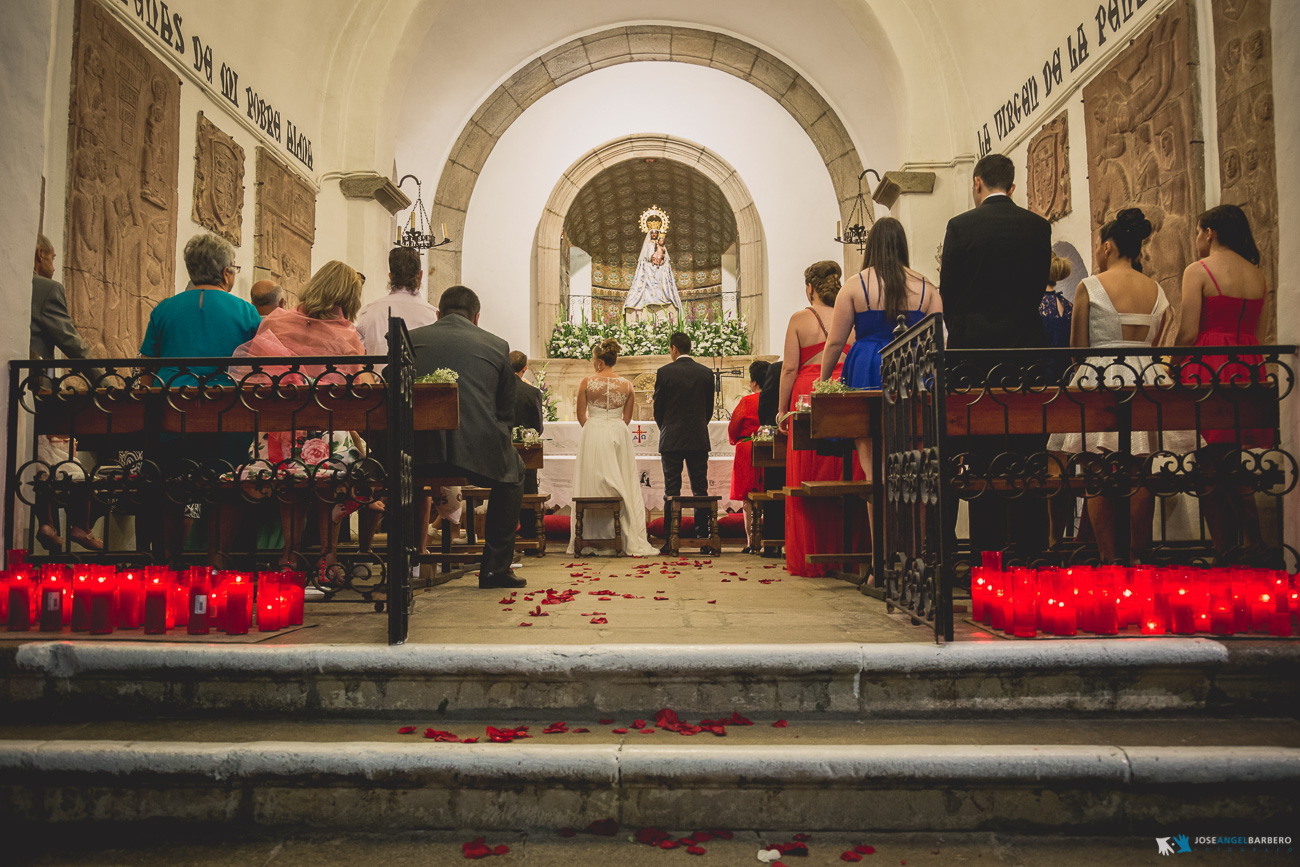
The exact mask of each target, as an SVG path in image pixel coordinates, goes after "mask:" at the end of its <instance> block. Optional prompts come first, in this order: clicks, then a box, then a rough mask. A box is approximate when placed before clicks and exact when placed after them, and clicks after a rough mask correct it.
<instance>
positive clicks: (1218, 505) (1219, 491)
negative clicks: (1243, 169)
mask: <svg viewBox="0 0 1300 867" xmlns="http://www.w3.org/2000/svg"><path fill="white" fill-rule="evenodd" d="M1196 255H1197V256H1199V257H1200V259H1199V260H1198V261H1196V262H1193V263H1192V264H1191V265H1188V266H1187V270H1185V271H1184V272H1183V307H1182V314H1181V320H1180V322H1179V326H1178V345H1179V346H1257V345H1258V344H1259V343H1261V342H1263V337H1264V326H1265V320H1264V318H1263V317H1262V316H1261V315H1260V314H1261V313H1262V312H1263V309H1264V296H1265V294H1266V293H1267V291H1268V286H1267V284H1266V283H1265V281H1264V272H1263V271H1262V270H1261V269H1260V267H1259V262H1260V255H1259V248H1258V247H1257V246H1255V237H1254V235H1253V234H1252V233H1251V231H1250V221H1249V220H1247V219H1246V213H1245V212H1244V211H1243V210H1242V209H1241V208H1239V207H1237V206H1236V205H1220V206H1218V207H1217V208H1211V209H1210V210H1208V211H1206V212H1205V213H1203V214H1201V216H1200V217H1198V218H1197V230H1196ZM1260 361H1261V359H1260V357H1259V356H1238V359H1237V360H1236V361H1229V358H1228V356H1226V355H1206V356H1202V357H1201V358H1200V359H1199V362H1200V364H1201V365H1203V367H1200V368H1199V369H1198V367H1196V366H1191V365H1189V366H1188V367H1186V368H1185V369H1184V372H1183V381H1184V382H1185V383H1188V384H1204V385H1214V384H1215V383H1216V381H1217V382H1218V383H1221V384H1229V383H1236V384H1241V385H1245V384H1247V383H1249V382H1251V381H1252V380H1257V379H1258V378H1259V376H1260V374H1261V372H1262V371H1260V369H1259V367H1258V365H1259V364H1260ZM1210 371H1214V373H1210ZM1216 374H1217V375H1216ZM1201 437H1202V439H1203V440H1204V441H1205V443H1206V445H1205V446H1204V447H1203V448H1202V449H1201V450H1200V452H1199V453H1198V455H1197V457H1198V459H1199V460H1200V462H1201V463H1203V464H1204V465H1205V468H1206V469H1208V470H1209V471H1210V472H1211V473H1214V472H1216V469H1217V468H1219V467H1221V466H1222V467H1223V469H1224V470H1229V469H1230V467H1229V466H1228V465H1230V464H1231V463H1232V462H1233V461H1234V460H1236V461H1238V462H1239V461H1240V458H1239V457H1236V456H1237V454H1238V453H1239V451H1240V450H1241V449H1266V448H1272V447H1273V445H1274V443H1273V432H1272V431H1270V430H1266V429H1246V430H1243V431H1241V433H1240V435H1238V434H1237V433H1236V432H1235V431H1231V430H1206V431H1202V432H1201ZM1228 487H1229V485H1219V484H1216V485H1215V486H1214V490H1213V491H1212V492H1211V493H1210V494H1208V495H1207V496H1204V497H1202V498H1201V500H1200V503H1201V509H1202V511H1203V513H1204V514H1205V523H1206V524H1207V525H1208V526H1209V529H1210V538H1211V539H1213V541H1214V547H1215V548H1216V549H1217V550H1218V551H1219V552H1220V553H1223V552H1225V551H1227V550H1228V549H1229V548H1231V547H1232V546H1233V544H1234V542H1235V541H1236V540H1238V539H1239V540H1240V543H1241V544H1242V545H1244V546H1245V547H1246V549H1247V550H1248V551H1258V550H1260V549H1262V548H1263V547H1264V540H1263V537H1262V536H1261V535H1260V529H1259V511H1258V509H1257V508H1256V506H1255V495H1254V492H1253V491H1252V490H1250V489H1249V488H1245V489H1239V490H1227V489H1226V488H1228Z"/></svg>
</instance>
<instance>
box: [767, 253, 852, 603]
mask: <svg viewBox="0 0 1300 867" xmlns="http://www.w3.org/2000/svg"><path fill="white" fill-rule="evenodd" d="M841 273H842V272H841V271H840V266H839V265H837V264H836V263H834V262H831V261H824V262H817V263H816V264H814V265H809V266H808V268H807V269H806V270H805V271H804V272H803V279H804V294H805V295H806V297H807V299H808V306H807V307H805V308H804V309H803V310H800V311H798V312H796V313H795V314H794V315H793V316H791V317H790V324H789V325H788V326H787V327H786V331H785V356H784V358H783V359H782V367H781V395H780V398H779V402H778V404H777V405H778V406H779V407H780V410H781V411H782V412H786V413H788V412H790V411H792V410H794V409H795V408H796V407H797V406H798V404H799V398H801V397H803V396H804V395H809V396H811V394H812V387H813V383H814V382H816V381H817V376H818V373H819V372H820V371H821V367H822V352H823V350H824V349H825V348H826V339H827V330H826V323H827V322H829V321H830V320H831V316H833V315H834V313H835V299H836V297H837V296H838V295H839V292H840V274H841ZM834 362H835V363H834V366H833V371H832V375H833V376H839V375H840V373H841V371H842V370H843V367H842V364H843V362H842V360H841V359H840V358H839V357H836V358H834ZM780 428H781V432H782V433H786V434H788V433H789V432H790V416H789V415H788V414H787V415H785V416H783V417H782V419H781V422H780ZM842 472H843V470H842V464H841V461H840V459H839V458H837V457H833V456H829V455H819V454H817V453H816V452H814V451H808V450H803V449H796V448H795V447H794V437H790V439H789V441H788V442H787V444H786V454H785V479H786V485H787V486H789V487H792V488H797V487H799V486H800V485H801V484H802V483H804V482H810V481H832V480H835V479H838V478H840V477H841V474H842ZM837 517H838V507H837V504H835V503H833V502H831V501H829V500H824V501H818V500H808V501H805V500H804V498H802V497H786V498H785V568H786V571H787V572H789V573H790V574H791V575H803V576H807V577H814V578H815V577H817V576H820V575H824V574H825V573H826V567H825V566H822V565H820V564H814V563H809V562H807V561H806V560H805V559H804V558H805V556H806V555H809V554H829V553H832V552H834V551H838V550H841V545H842V541H841V539H840V532H841V528H840V521H839V520H837Z"/></svg>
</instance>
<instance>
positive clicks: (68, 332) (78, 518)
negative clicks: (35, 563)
mask: <svg viewBox="0 0 1300 867" xmlns="http://www.w3.org/2000/svg"><path fill="white" fill-rule="evenodd" d="M29 349H30V353H31V358H32V359H33V360H41V361H44V360H53V359H54V358H55V354H54V353H55V350H56V349H58V350H62V351H63V354H64V355H66V356H67V357H68V358H89V357H90V348H89V347H88V346H86V341H84V340H82V339H81V333H80V332H79V331H77V326H76V325H75V324H74V323H73V321H72V315H71V314H70V313H68V296H67V294H66V292H65V291H64V289H63V284H62V283H59V282H57V281H55V280H54V245H53V244H51V243H50V239H49V238H47V237H45V236H44V235H37V236H36V259H35V265H34V266H33V268H32V322H31V340H30V344H29ZM102 372H103V371H99V370H93V371H91V372H90V373H89V374H88V376H89V377H90V378H91V381H90V382H89V383H88V385H90V386H92V387H93V386H94V385H95V383H94V381H93V378H94V377H96V376H97V375H99V374H101V373H102ZM74 448H75V444H74V443H73V442H72V440H71V439H69V438H68V437H61V436H44V435H40V436H38V437H37V438H36V451H37V457H38V458H39V459H40V460H42V461H44V462H45V463H46V464H48V465H49V466H50V469H51V471H52V474H53V477H54V478H55V479H62V478H64V477H65V476H66V477H67V478H68V479H70V480H74V481H80V480H82V479H85V477H86V473H85V470H83V469H82V468H81V465H80V464H78V463H77V462H76V461H75V459H74V458H73V449H74ZM75 500H76V502H75V509H76V514H69V516H68V535H69V536H71V537H72V541H74V542H76V543H77V544H78V545H81V546H82V547H83V548H89V549H90V550H92V551H102V550H104V543H103V542H102V541H101V540H99V539H97V538H96V537H95V536H94V535H93V534H92V533H91V532H90V524H91V521H90V494H89V492H86V493H85V494H84V496H83V495H82V494H80V493H79V494H77V495H76V497H75ZM35 511H36V520H37V522H38V526H37V528H36V536H37V538H38V539H40V540H41V544H43V545H45V546H46V547H47V548H50V549H58V548H62V547H63V537H62V536H61V535H60V534H59V519H58V516H57V515H56V514H55V511H56V510H55V508H54V503H53V502H52V501H51V499H50V498H49V497H48V496H46V495H44V494H38V495H37V496H36V506H35Z"/></svg>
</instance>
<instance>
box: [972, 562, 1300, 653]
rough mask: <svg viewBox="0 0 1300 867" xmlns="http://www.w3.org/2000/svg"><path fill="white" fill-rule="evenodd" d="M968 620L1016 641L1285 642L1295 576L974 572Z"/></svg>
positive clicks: (1098, 569)
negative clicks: (1169, 638)
mask: <svg viewBox="0 0 1300 867" xmlns="http://www.w3.org/2000/svg"><path fill="white" fill-rule="evenodd" d="M971 609H972V610H971V615H972V617H973V618H974V619H975V620H976V621H978V622H980V623H983V624H985V625H987V626H991V627H992V628H994V629H1000V630H1002V631H1003V632H1005V633H1006V634H1008V635H1014V636H1015V637H1017V638H1033V637H1035V636H1036V635H1038V633H1039V631H1042V632H1043V633H1044V634H1045V635H1056V636H1071V635H1077V634H1078V633H1080V632H1091V633H1093V634H1095V635H1118V634H1119V633H1120V632H1121V631H1122V630H1124V629H1126V628H1127V627H1129V626H1137V627H1138V628H1139V631H1140V632H1141V634H1142V635H1165V634H1174V635H1194V634H1196V633H1208V634H1212V635H1237V634H1249V633H1252V632H1254V633H1265V634H1268V635H1276V636H1289V635H1291V634H1292V624H1291V620H1292V615H1293V614H1296V613H1300V588H1298V587H1297V576H1294V575H1288V574H1287V573H1286V572H1284V571H1282V570H1280V569H1237V568H1226V567H1224V568H1207V569H1188V568H1169V567H1155V566H1135V567H1126V566H1071V567H1069V568H1045V569H1030V568H1024V567H1012V568H1010V569H1008V570H1006V571H1003V570H1002V569H1001V568H1000V567H996V566H987V565H986V566H983V567H981V566H976V567H975V568H974V569H973V570H972V571H971Z"/></svg>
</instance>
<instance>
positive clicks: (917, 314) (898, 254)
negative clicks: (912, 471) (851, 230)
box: [821, 217, 943, 479]
mask: <svg viewBox="0 0 1300 867" xmlns="http://www.w3.org/2000/svg"><path fill="white" fill-rule="evenodd" d="M862 266H863V270H862V271H860V272H859V273H858V274H857V275H856V276H855V277H853V278H852V279H850V281H849V285H848V286H847V287H846V288H845V289H844V290H841V292H840V294H839V295H837V296H836V298H835V312H834V314H833V315H832V317H831V328H830V336H829V337H828V338H827V340H826V351H825V352H823V353H822V361H821V378H822V379H830V378H831V371H832V370H833V368H834V367H835V362H836V361H837V360H838V359H839V357H840V351H841V350H842V349H843V348H844V343H845V341H847V340H848V337H849V333H850V332H852V333H853V334H854V338H855V339H854V343H853V348H852V349H851V350H850V351H849V355H848V357H847V358H846V359H844V372H843V374H842V377H843V380H844V383H845V384H846V385H848V386H849V387H850V388H871V389H878V388H880V350H882V349H884V348H885V346H886V345H887V344H888V343H889V342H890V341H892V340H893V339H894V328H895V327H896V326H897V325H898V317H900V316H902V317H904V322H905V324H906V326H907V327H909V328H910V327H911V326H913V325H915V324H916V323H918V322H920V321H921V320H922V319H924V318H925V317H926V316H928V315H930V314H931V313H942V312H943V301H942V300H940V298H939V291H938V287H936V286H930V285H928V284H927V283H926V281H925V278H924V277H922V276H921V275H920V273H918V272H916V271H913V270H912V269H911V267H910V257H909V255H908V252H907V234H906V233H905V232H904V231H903V224H902V223H900V222H898V220H895V219H894V218H893V217H885V218H884V219H881V220H878V221H877V222H876V224H875V225H874V226H872V227H871V234H870V235H868V236H867V249H866V253H865V255H864V256H863V259H862ZM856 445H857V449H858V461H859V462H861V464H862V471H863V472H864V473H865V474H866V477H867V478H868V479H869V478H871V466H872V464H871V440H870V439H869V438H867V437H863V438H861V439H859V440H857V443H856Z"/></svg>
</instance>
